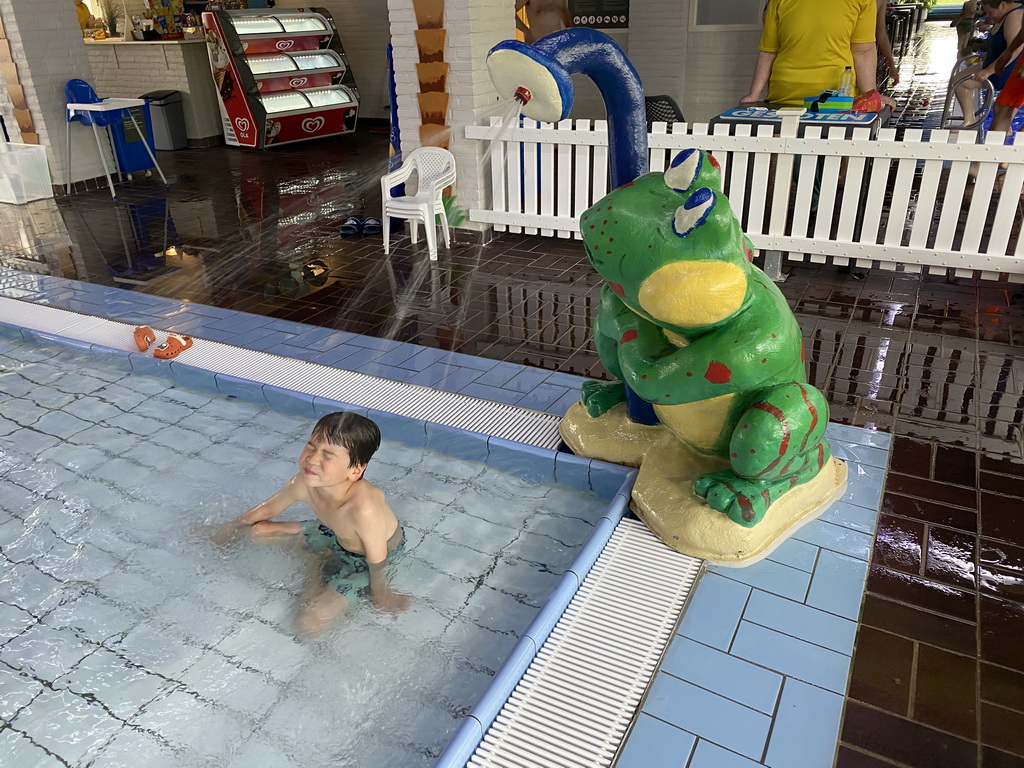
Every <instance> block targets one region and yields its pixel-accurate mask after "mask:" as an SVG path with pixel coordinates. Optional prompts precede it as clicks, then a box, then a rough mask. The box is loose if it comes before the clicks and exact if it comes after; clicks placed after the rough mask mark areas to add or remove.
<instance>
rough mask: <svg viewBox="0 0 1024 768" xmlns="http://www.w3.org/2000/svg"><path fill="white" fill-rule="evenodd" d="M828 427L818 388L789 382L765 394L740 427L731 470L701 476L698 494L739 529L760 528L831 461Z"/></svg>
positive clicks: (733, 441)
mask: <svg viewBox="0 0 1024 768" xmlns="http://www.w3.org/2000/svg"><path fill="white" fill-rule="evenodd" d="M827 425H828V403H827V401H826V400H825V398H824V396H823V395H822V394H821V393H820V392H819V391H818V390H816V389H815V388H814V387H811V386H809V385H807V384H803V383H801V382H790V383H788V384H779V385H776V386H774V387H771V388H770V389H766V390H764V391H763V392H761V394H760V396H759V397H758V399H757V400H756V401H755V402H753V403H752V404H751V405H750V407H749V408H748V409H747V410H746V411H745V412H744V413H743V414H742V415H741V416H740V418H739V420H738V421H737V422H736V427H735V429H734V430H733V433H732V437H731V439H730V441H729V466H730V469H728V470H724V471H722V472H715V473H713V474H709V475H701V476H700V477H698V478H697V480H696V482H695V484H694V492H695V493H697V495H698V496H702V497H704V498H705V499H706V500H707V502H708V504H709V505H710V506H711V507H713V508H714V509H717V510H719V511H720V512H724V513H725V514H726V515H728V516H729V517H730V518H731V519H732V520H733V521H735V522H737V523H739V524H740V525H744V526H747V527H749V526H752V525H755V524H756V523H758V522H759V521H760V520H761V518H762V517H764V514H765V512H766V511H767V510H768V507H769V506H771V504H772V503H773V502H774V501H776V500H777V499H778V498H779V497H780V496H782V495H783V494H784V493H786V492H787V491H789V489H791V488H793V487H794V486H796V485H800V484H801V483H806V482H807V481H809V480H811V479H813V478H814V477H816V476H817V474H818V473H819V472H820V471H821V470H822V468H823V467H824V466H825V464H826V463H827V462H828V460H829V458H830V457H831V455H832V454H831V451H830V450H829V445H828V443H827V442H826V441H825V438H824V435H825V427H826V426H827Z"/></svg>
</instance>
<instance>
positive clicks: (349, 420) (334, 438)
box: [309, 411, 380, 467]
mask: <svg viewBox="0 0 1024 768" xmlns="http://www.w3.org/2000/svg"><path fill="white" fill-rule="evenodd" d="M309 439H310V440H323V441H325V442H328V443H330V444H331V445H340V446H341V447H342V448H345V449H346V450H347V451H348V456H349V466H350V467H356V466H366V465H367V464H369V463H370V459H371V458H373V454H374V453H376V452H377V449H378V448H380V429H379V428H378V427H377V425H376V424H374V423H373V422H372V421H370V420H369V419H368V418H366V417H365V416H360V415H359V414H358V413H351V412H349V411H335V412H334V413H329V414H327V415H326V416H324V417H323V418H322V419H320V421H318V422H317V423H316V426H315V427H313V433H312V434H311V435H310V436H309Z"/></svg>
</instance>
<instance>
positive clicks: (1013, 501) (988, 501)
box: [979, 493, 1024, 546]
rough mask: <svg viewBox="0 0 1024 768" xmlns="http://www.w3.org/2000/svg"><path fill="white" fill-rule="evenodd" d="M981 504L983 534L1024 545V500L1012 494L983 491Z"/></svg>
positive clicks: (987, 536) (980, 517) (980, 516)
mask: <svg viewBox="0 0 1024 768" xmlns="http://www.w3.org/2000/svg"><path fill="white" fill-rule="evenodd" d="M979 506H980V513H979V519H980V522H981V530H980V533H981V535H982V536H985V537H986V538H989V539H999V540H1000V541H1005V542H1008V543H1010V544H1015V545H1017V546H1024V525H1021V520H1022V515H1024V501H1021V499H1018V498H1014V497H1012V496H998V495H996V494H994V493H982V494H981V503H980V505H979Z"/></svg>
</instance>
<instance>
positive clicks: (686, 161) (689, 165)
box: [665, 149, 701, 192]
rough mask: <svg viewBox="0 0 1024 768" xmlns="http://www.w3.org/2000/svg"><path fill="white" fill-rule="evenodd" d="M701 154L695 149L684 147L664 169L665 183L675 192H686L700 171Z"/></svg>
mask: <svg viewBox="0 0 1024 768" xmlns="http://www.w3.org/2000/svg"><path fill="white" fill-rule="evenodd" d="M700 166H701V155H700V151H699V150H696V149H684V150H683V151H682V152H680V153H679V154H678V155H676V156H675V157H674V158H672V163H671V164H670V166H669V169H668V170H667V171H665V184H667V185H668V186H669V187H671V188H672V189H674V190H675V191H676V192H686V191H688V190H689V189H690V187H692V186H693V182H694V181H696V179H697V174H698V173H700Z"/></svg>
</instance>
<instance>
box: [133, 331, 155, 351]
mask: <svg viewBox="0 0 1024 768" xmlns="http://www.w3.org/2000/svg"><path fill="white" fill-rule="evenodd" d="M134 336H135V346H137V347H138V348H139V352H145V351H146V350H147V349H149V345H150V344H152V343H153V342H154V341H156V334H155V333H153V329H152V328H150V327H149V326H148V325H140V326H139V327H138V328H136V329H135V334H134Z"/></svg>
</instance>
